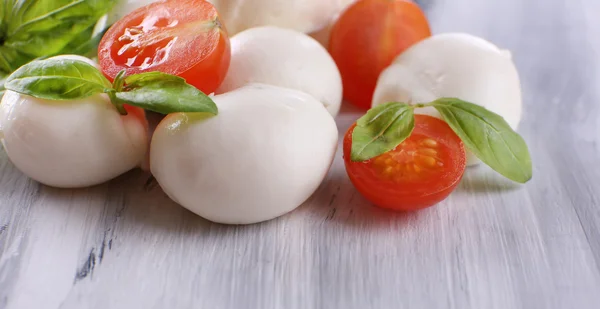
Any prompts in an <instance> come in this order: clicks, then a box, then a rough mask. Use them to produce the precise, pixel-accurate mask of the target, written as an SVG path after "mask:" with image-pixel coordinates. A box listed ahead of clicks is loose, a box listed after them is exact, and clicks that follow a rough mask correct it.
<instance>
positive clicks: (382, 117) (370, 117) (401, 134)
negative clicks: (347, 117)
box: [350, 102, 415, 161]
mask: <svg viewBox="0 0 600 309" xmlns="http://www.w3.org/2000/svg"><path fill="white" fill-rule="evenodd" d="M414 127H415V117H414V115H413V109H412V108H411V107H410V106H408V105H407V104H404V103H398V102H390V103H386V104H382V105H379V106H376V107H374V108H372V109H370V110H369V111H368V112H367V114H366V115H364V116H363V117H361V118H360V119H359V120H358V121H357V122H356V127H355V128H354V131H353V132H352V149H351V155H350V159H351V160H352V161H365V160H368V159H371V158H374V157H376V156H378V155H381V154H383V153H386V152H388V151H391V150H393V149H394V148H396V147H397V146H398V145H400V143H402V142H403V141H404V140H405V139H407V138H408V137H409V136H410V134H411V133H412V130H413V129H414Z"/></svg>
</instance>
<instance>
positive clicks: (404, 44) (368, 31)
mask: <svg viewBox="0 0 600 309" xmlns="http://www.w3.org/2000/svg"><path fill="white" fill-rule="evenodd" d="M429 36H431V31H430V29H429V23H428V22H427V18H426V17H425V15H424V14H423V11H421V9H420V8H419V6H418V5H416V4H415V3H413V2H412V1H409V0H362V1H358V2H356V3H354V4H353V5H352V6H350V7H349V8H348V9H346V11H345V12H343V13H342V15H341V16H340V18H339V19H338V20H337V22H336V23H335V24H334V26H333V29H332V30H331V38H330V41H329V52H330V53H331V56H332V57H333V59H334V60H335V62H336V64H337V66H338V68H339V69H340V73H341V74H342V81H343V83H344V97H345V98H346V100H348V101H349V102H350V103H353V104H354V105H356V106H359V107H362V108H365V109H368V108H370V107H371V100H372V99H373V92H375V86H376V85H377V78H379V74H381V72H382V71H383V70H384V69H385V68H386V67H388V66H389V65H390V64H391V63H392V61H393V60H394V58H396V56H398V55H399V54H400V53H402V52H403V51H404V50H406V49H407V48H408V47H410V46H412V45H413V44H415V43H417V42H419V41H421V40H423V39H425V38H427V37H429Z"/></svg>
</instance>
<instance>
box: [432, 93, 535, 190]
mask: <svg viewBox="0 0 600 309" xmlns="http://www.w3.org/2000/svg"><path fill="white" fill-rule="evenodd" d="M430 105H431V106H433V107H435V108H436V109H437V110H438V111H439V112H440V114H442V117H443V118H444V120H446V122H447V123H448V125H450V127H451V128H452V130H454V132H456V134H457V135H458V136H459V137H460V138H461V139H462V141H463V142H464V143H465V145H466V146H467V148H468V149H469V150H471V152H473V153H474V154H475V155H476V156H477V157H478V158H479V159H481V161H483V162H484V163H485V164H487V165H489V166H490V167H491V168H492V169H494V170H495V171H497V172H498V173H500V174H502V175H503V176H505V177H506V178H508V179H511V180H513V181H516V182H520V183H525V182H527V181H529V180H530V179H531V177H532V175H533V171H532V166H531V156H530V154H529V150H528V149H527V144H525V141H524V140H523V138H522V137H521V136H520V135H519V134H517V133H516V132H515V131H513V129H512V128H511V127H510V126H509V125H508V123H507V122H506V121H505V120H504V118H502V117H500V116H499V115H497V114H495V113H492V112H490V111H488V110H487V109H485V108H483V107H481V106H479V105H476V104H473V103H469V102H465V101H461V100H459V99H453V98H443V99H439V100H436V101H434V102H432V103H431V104H430Z"/></svg>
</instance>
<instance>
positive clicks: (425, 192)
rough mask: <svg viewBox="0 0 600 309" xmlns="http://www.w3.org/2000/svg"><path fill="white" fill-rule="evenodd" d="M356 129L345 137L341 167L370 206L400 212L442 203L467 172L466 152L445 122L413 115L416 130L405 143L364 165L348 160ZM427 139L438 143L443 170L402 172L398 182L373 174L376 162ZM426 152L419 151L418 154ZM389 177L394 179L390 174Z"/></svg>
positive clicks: (441, 168)
mask: <svg viewBox="0 0 600 309" xmlns="http://www.w3.org/2000/svg"><path fill="white" fill-rule="evenodd" d="M355 127H356V124H354V125H352V126H351V127H350V128H349V129H348V131H347V132H346V135H345V136H344V145H343V148H344V164H345V166H346V172H347V173H348V177H350V180H351V181H352V183H353V184H354V186H355V187H356V189H357V190H358V191H359V192H360V193H361V194H362V195H363V196H364V197H365V198H367V199H368V200H369V201H371V202H372V203H373V204H375V205H377V206H379V207H382V208H388V209H393V210H399V211H413V210H418V209H422V208H426V207H430V206H433V205H435V204H437V203H439V202H441V201H442V200H444V199H445V198H447V197H448V195H450V193H451V192H452V191H454V189H455V188H456V186H457V185H458V184H459V183H460V180H461V179H462V176H463V174H464V172H465V168H466V153H465V148H464V145H463V143H462V141H461V140H460V138H459V137H458V136H456V134H455V133H454V132H453V131H452V129H451V128H450V127H449V126H448V124H446V123H445V122H444V121H442V120H440V119H437V118H434V117H431V116H426V115H415V129H414V131H413V134H412V135H411V136H410V137H409V138H408V139H406V140H405V141H404V142H403V143H402V144H400V145H398V147H396V149H394V150H392V151H391V152H388V153H386V154H383V155H381V156H379V157H375V158H373V159H370V160H367V161H364V162H353V161H351V160H350V151H351V148H352V132H353V131H354V128H355ZM429 139H431V140H434V141H435V142H436V143H437V146H436V149H437V151H438V154H437V157H438V158H439V161H440V162H442V163H443V166H442V165H439V166H437V167H435V168H433V169H431V170H426V171H423V170H424V169H421V171H420V172H416V171H415V169H412V170H403V171H402V172H401V173H402V175H401V176H400V177H399V179H398V180H396V179H393V180H391V179H384V178H383V177H382V174H381V173H379V172H377V171H376V168H375V166H376V165H375V162H376V160H378V158H380V157H382V156H384V155H388V154H390V153H393V152H397V151H402V149H403V147H406V145H408V144H411V143H412V144H416V145H420V144H422V143H423V142H424V141H426V140H429ZM417 147H421V146H417ZM425 148H427V147H425ZM425 148H418V149H417V152H419V151H421V150H422V149H425ZM380 160H381V159H380ZM394 173H396V172H394ZM391 177H395V176H394V175H393V174H392V176H391Z"/></svg>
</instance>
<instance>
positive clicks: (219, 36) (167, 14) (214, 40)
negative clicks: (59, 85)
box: [98, 0, 231, 94]
mask: <svg viewBox="0 0 600 309" xmlns="http://www.w3.org/2000/svg"><path fill="white" fill-rule="evenodd" d="M230 59H231V51H230V45H229V37H228V36H227V32H226V31H225V29H224V27H223V25H222V24H221V22H220V20H219V14H218V13H217V10H216V9H215V7H214V6H213V5H212V4H210V3H208V2H206V1H204V0H168V1H158V2H155V3H152V4H150V5H148V6H145V7H142V8H139V9H137V10H135V11H133V12H132V13H130V14H129V15H127V16H125V17H124V18H123V19H121V20H119V21H118V22H117V23H115V24H114V25H113V26H112V27H111V28H110V29H109V30H108V32H107V33H106V34H105V35H104V37H103V38H102V41H101V42H100V46H99V47H98V60H99V62H100V67H101V68H102V72H103V73H104V74H105V75H106V76H107V77H108V78H110V79H111V80H112V79H114V78H115V76H116V75H117V73H119V72H120V71H121V70H126V72H127V73H126V74H127V75H130V74H137V73H143V72H151V71H160V72H164V73H168V74H173V75H177V76H180V77H182V78H184V79H185V80H186V81H187V82H188V83H189V84H191V85H193V86H195V87H196V88H198V89H200V90H202V91H203V92H204V93H207V94H208V93H212V92H214V91H215V90H216V89H217V87H219V85H220V84H221V82H222V81H223V79H224V78H225V74H226V73H227V69H228V68H229V61H230Z"/></svg>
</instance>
